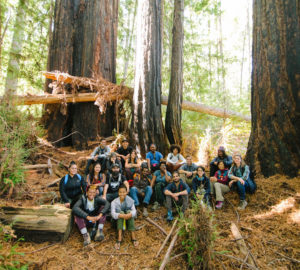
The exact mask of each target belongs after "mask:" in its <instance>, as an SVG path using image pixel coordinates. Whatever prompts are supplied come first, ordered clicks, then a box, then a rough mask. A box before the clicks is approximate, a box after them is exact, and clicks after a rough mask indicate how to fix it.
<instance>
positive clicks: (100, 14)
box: [45, 0, 119, 148]
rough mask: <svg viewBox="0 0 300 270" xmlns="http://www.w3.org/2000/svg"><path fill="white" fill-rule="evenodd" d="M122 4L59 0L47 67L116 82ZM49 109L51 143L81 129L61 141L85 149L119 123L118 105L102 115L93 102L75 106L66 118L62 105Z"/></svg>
mask: <svg viewBox="0 0 300 270" xmlns="http://www.w3.org/2000/svg"><path fill="white" fill-rule="evenodd" d="M118 4H119V2H118V0H113V1H110V0H100V1H96V0H93V1H80V0H75V1H70V0H57V1H56V5H55V18H54V31H53V38H52V40H51V46H50V51H49V53H50V57H49V59H50V63H49V65H48V69H49V70H50V71H52V70H59V71H62V72H68V73H69V74H71V75H75V76H81V77H97V76H102V77H103V78H105V79H107V80H108V81H111V82H113V83H115V81H116V45H117V20H118ZM79 91H80V90H79ZM47 111H48V112H50V114H49V113H48V115H46V116H45V119H46V120H45V124H46V127H47V128H48V139H49V140H51V141H52V140H56V139H58V138H60V137H62V136H64V135H67V134H70V133H71V132H74V131H78V132H79V133H75V134H74V135H73V136H71V137H69V138H67V139H66V140H64V141H63V142H62V144H64V145H74V146H75V147H77V148H82V147H86V146H87V141H88V140H93V139H95V138H96V137H97V135H100V136H110V135H111V134H112V130H113V129H114V127H115V125H116V123H115V114H114V103H113V104H111V105H110V104H108V105H107V109H106V112H105V113H104V114H103V115H100V112H99V109H98V107H97V106H95V105H94V104H93V103H82V104H70V105H68V108H67V113H66V115H64V114H63V113H61V112H60V111H61V105H51V106H47V108H46V113H47Z"/></svg>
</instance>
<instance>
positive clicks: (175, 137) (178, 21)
mask: <svg viewBox="0 0 300 270" xmlns="http://www.w3.org/2000/svg"><path fill="white" fill-rule="evenodd" d="M183 13H184V0H174V17H173V30H172V33H173V38H172V60H171V79H170V91H169V99H168V106H167V112H166V133H167V136H168V139H169V142H170V143H171V144H179V145H181V143H182V136H181V112H182V110H181V104H182V88H183V37H184V32H183V19H184V17H183Z"/></svg>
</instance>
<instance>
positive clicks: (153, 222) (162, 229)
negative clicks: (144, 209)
mask: <svg viewBox="0 0 300 270" xmlns="http://www.w3.org/2000/svg"><path fill="white" fill-rule="evenodd" d="M146 220H147V221H148V222H149V223H151V224H152V225H154V226H156V227H157V228H158V229H160V231H161V232H162V233H163V234H164V235H168V234H167V232H166V231H165V229H164V228H162V227H161V226H159V225H158V224H157V223H156V222H155V221H153V220H152V219H151V218H149V217H147V218H146Z"/></svg>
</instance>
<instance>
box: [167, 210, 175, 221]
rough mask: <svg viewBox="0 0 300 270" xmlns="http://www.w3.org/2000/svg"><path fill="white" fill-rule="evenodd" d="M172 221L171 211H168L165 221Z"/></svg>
mask: <svg viewBox="0 0 300 270" xmlns="http://www.w3.org/2000/svg"><path fill="white" fill-rule="evenodd" d="M173 219H174V218H173V213H172V210H168V215H167V221H172V220H173Z"/></svg>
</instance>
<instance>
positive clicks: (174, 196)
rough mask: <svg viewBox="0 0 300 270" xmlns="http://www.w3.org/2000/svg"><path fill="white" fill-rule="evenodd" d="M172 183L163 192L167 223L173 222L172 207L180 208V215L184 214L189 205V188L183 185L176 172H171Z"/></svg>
mask: <svg viewBox="0 0 300 270" xmlns="http://www.w3.org/2000/svg"><path fill="white" fill-rule="evenodd" d="M172 179H173V182H172V183H170V184H168V185H167V187H166V188H165V190H164V193H165V195H166V207H167V210H168V214H167V221H172V220H173V213H172V206H173V205H175V206H176V207H178V206H182V209H181V211H182V213H183V214H184V212H185V210H186V209H187V208H188V205H189V187H188V185H187V184H186V183H184V182H183V181H182V180H181V179H180V176H179V173H178V172H177V171H175V172H173V175H172Z"/></svg>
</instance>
